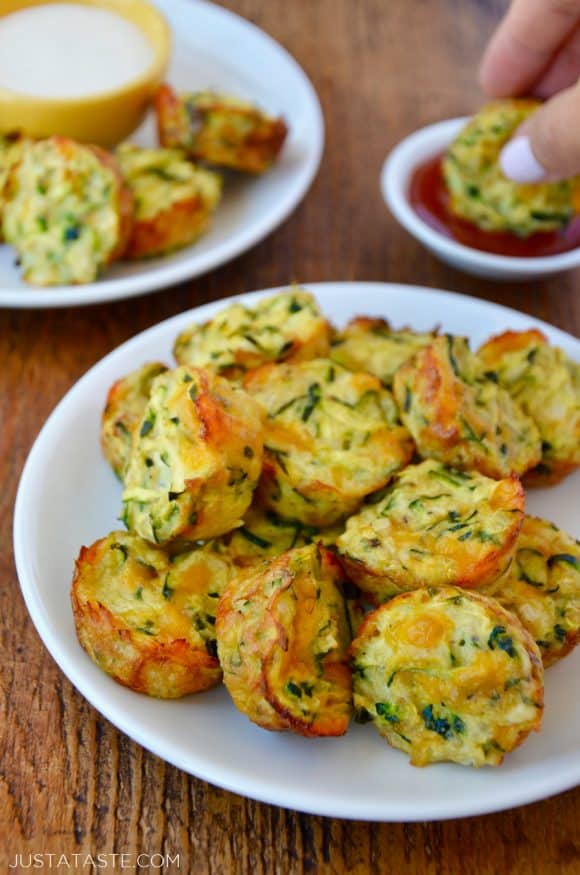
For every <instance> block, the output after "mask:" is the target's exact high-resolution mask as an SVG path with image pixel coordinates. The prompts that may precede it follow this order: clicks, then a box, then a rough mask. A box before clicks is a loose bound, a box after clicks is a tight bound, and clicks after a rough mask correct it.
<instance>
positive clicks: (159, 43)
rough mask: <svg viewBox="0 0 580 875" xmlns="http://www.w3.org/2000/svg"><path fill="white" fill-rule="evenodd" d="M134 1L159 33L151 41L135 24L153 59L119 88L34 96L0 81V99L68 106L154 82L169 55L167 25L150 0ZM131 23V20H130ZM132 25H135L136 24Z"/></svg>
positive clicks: (98, 100)
mask: <svg viewBox="0 0 580 875" xmlns="http://www.w3.org/2000/svg"><path fill="white" fill-rule="evenodd" d="M55 2H58V0H39V2H37V3H35V4H34V5H36V6H48V5H50V4H51V3H55ZM63 2H66V3H73V4H78V5H79V6H84V5H92V4H94V5H95V6H97V7H100V8H103V7H101V5H100V2H99V0H92V3H89V4H85V3H83V0H80V2H78V0H63ZM137 2H138V3H139V4H140V5H141V6H143V7H145V8H147V9H149V10H150V11H151V12H152V13H153V15H154V16H155V17H156V19H157V21H158V24H159V27H160V32H159V37H158V38H157V39H156V40H155V41H154V40H153V39H151V37H150V36H149V35H148V34H146V33H145V32H144V31H143V30H141V28H139V30H141V33H143V35H144V37H145V39H147V40H148V42H149V43H150V44H151V46H152V48H153V52H154V55H153V60H152V61H151V63H150V64H149V66H148V67H147V69H146V70H145V71H144V72H143V73H141V74H140V75H139V76H136V77H135V78H134V79H131V80H130V81H129V82H127V83H126V84H125V85H121V86H120V87H119V88H109V89H107V90H106V91H97V92H95V93H93V94H89V95H87V96H86V97H44V96H40V97H38V96H35V95H34V94H24V93H22V92H21V91H13V90H12V89H11V88H4V87H2V86H1V85H0V100H2V99H3V98H4V99H6V98H7V99H9V100H10V101H11V102H14V103H21V104H32V105H39V104H42V105H45V106H65V107H66V108H67V109H68V108H74V107H76V106H78V107H80V106H86V105H87V104H96V103H102V102H103V101H107V100H111V99H113V98H115V99H117V98H119V97H121V96H123V95H125V94H129V93H130V92H132V91H136V90H139V89H140V88H142V87H144V86H146V85H147V84H148V83H150V82H155V81H156V80H157V79H161V78H162V76H163V74H164V73H165V70H166V67H167V65H168V63H169V59H170V56H171V43H172V39H171V28H170V26H169V22H168V21H167V19H166V17H165V16H164V15H163V13H162V12H161V10H160V9H159V8H158V7H157V6H155V5H154V4H153V3H149V2H148V0H137ZM8 14H12V13H8ZM117 14H118V15H120V16H121V17H122V18H124V19H125V20H126V21H129V19H128V18H127V16H125V15H123V13H122V12H121V11H119V13H117ZM4 17H5V16H4V14H3V13H2V12H0V18H4ZM131 23H132V24H134V22H131ZM134 26H135V27H138V25H134Z"/></svg>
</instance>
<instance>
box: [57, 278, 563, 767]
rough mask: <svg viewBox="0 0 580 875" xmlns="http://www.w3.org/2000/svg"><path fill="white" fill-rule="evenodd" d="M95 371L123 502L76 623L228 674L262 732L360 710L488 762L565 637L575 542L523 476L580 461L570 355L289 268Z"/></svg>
mask: <svg viewBox="0 0 580 875" xmlns="http://www.w3.org/2000/svg"><path fill="white" fill-rule="evenodd" d="M174 354H175V358H176V360H177V366H176V367H175V366H174V367H171V368H168V367H167V366H166V365H164V364H162V363H159V362H153V363H147V364H145V365H143V366H142V367H140V368H139V369H138V370H136V371H134V372H133V373H131V374H129V375H127V376H123V377H121V379H119V380H118V381H117V382H116V383H115V384H114V385H113V386H112V387H111V389H110V391H109V394H108V398H107V401H106V406H105V410H104V413H103V418H102V432H101V439H102V447H103V451H104V454H105V457H106V459H107V460H108V462H109V463H110V465H111V466H112V468H113V470H114V471H115V473H116V474H117V475H118V477H119V478H120V479H121V480H122V482H123V486H124V492H123V509H122V516H121V518H122V520H123V522H124V523H125V525H126V529H127V531H115V532H112V533H111V534H109V535H107V536H106V537H105V538H103V539H101V540H99V541H97V542H96V543H95V544H93V545H92V546H91V547H88V548H86V547H83V548H82V549H81V552H80V555H79V557H78V559H77V562H76V571H75V575H74V580H73V584H72V604H73V611H74V617H75V623H76V630H77V634H78V637H79V640H80V642H81V644H82V646H83V647H84V649H85V650H86V651H87V653H88V654H89V656H90V657H91V658H92V659H93V660H94V661H95V663H96V664H97V665H98V666H99V667H100V668H101V669H103V670H104V671H105V672H107V673H108V674H109V675H111V676H112V677H113V678H115V680H117V681H118V682H120V683H121V684H124V685H125V686H127V687H130V688H131V689H133V690H136V691H138V692H141V693H145V694H148V695H150V696H157V697H162V698H176V697H179V696H184V695H187V694H190V693H194V692H198V691H202V690H207V689H208V688H210V687H213V686H215V685H216V684H219V683H220V682H221V681H222V679H223V682H224V684H225V686H226V688H227V690H228V692H229V693H230V695H231V698H232V699H233V702H234V704H235V705H236V706H237V708H239V710H240V711H242V712H243V713H244V714H246V715H247V716H248V717H249V719H250V720H252V721H253V722H254V723H256V724H258V725H259V726H261V727H264V728H265V729H271V730H282V731H284V730H286V731H291V732H295V733H298V734H300V735H304V736H311V737H313V736H338V735H342V734H344V733H345V732H346V731H347V729H348V726H349V723H350V720H351V717H352V716H353V715H354V716H355V718H356V719H357V720H358V721H359V722H372V723H373V724H374V725H375V727H376V728H377V729H378V731H379V732H380V733H381V735H383V736H384V737H385V739H386V740H387V741H388V742H389V744H391V745H392V746H393V747H396V748H399V749H400V750H402V751H404V752H405V753H407V754H408V755H409V756H410V759H411V762H412V763H413V764H414V765H419V766H422V765H426V764H428V763H432V762H437V761H441V760H447V761H453V762H457V763H462V764H466V765H472V766H482V765H498V764H499V763H501V762H502V759H503V757H504V754H505V753H506V752H508V751H511V750H513V749H514V748H515V747H516V746H517V745H519V744H521V743H522V742H523V741H524V739H525V738H526V737H527V736H528V734H529V733H530V732H531V730H538V729H539V728H540V724H541V720H542V710H543V691H544V668H545V667H547V666H550V665H552V664H553V663H555V662H557V661H558V660H559V659H561V658H562V657H564V656H565V655H566V654H567V653H569V652H570V651H571V650H572V649H573V648H574V646H575V645H576V644H577V643H578V640H579V638H580V544H579V542H578V541H575V540H574V539H573V538H572V537H570V536H568V535H566V534H565V533H564V532H562V531H559V530H558V529H557V528H556V526H555V525H553V524H552V523H550V522H547V521H545V520H542V519H536V518H533V517H529V516H526V515H525V512H524V511H525V507H524V506H525V495H524V486H523V485H522V484H525V485H526V486H528V485H529V486H530V487H532V486H536V485H538V484H543V485H545V484H549V483H556V482H558V481H559V480H561V479H562V478H563V477H565V476H567V475H568V474H570V473H571V472H572V471H573V470H574V469H575V468H577V467H578V466H580V366H579V365H578V364H576V363H574V362H572V361H570V360H569V359H568V358H567V357H566V355H565V354H564V352H563V351H562V350H560V349H558V348H557V347H554V346H551V345H550V344H549V343H548V341H547V339H546V338H545V337H544V336H543V335H542V334H541V333H540V332H539V331H537V330H535V329H534V330H530V331H524V332H513V331H507V332H505V333H504V334H501V335H500V336H498V337H493V338H491V339H490V340H488V341H487V343H485V344H484V345H483V347H482V348H481V349H480V350H479V351H478V352H477V353H474V352H472V351H471V350H470V349H469V346H468V343H467V340H466V339H465V338H463V337H453V336H450V335H446V334H441V333H439V332H438V331H433V332H432V333H424V334H421V333H415V332H413V331H411V330H410V329H404V330H396V329H394V328H391V327H390V326H389V324H388V323H387V322H386V321H384V320H383V319H378V318H371V317H360V318H356V319H353V320H352V321H351V322H350V323H349V324H348V325H347V326H346V328H344V329H343V330H335V329H334V328H333V327H332V326H331V325H330V324H329V322H328V321H327V320H326V319H325V317H324V315H323V314H322V313H321V312H320V310H319V308H318V306H317V303H316V301H315V300H314V298H313V297H312V295H310V294H309V293H308V292H307V291H305V290H302V289H300V288H298V287H296V288H291V289H289V290H288V291H285V292H283V293H280V294H277V295H275V296H274V297H269V298H262V299H259V300H258V301H257V303H256V304H255V305H254V306H251V307H249V306H244V305H242V304H241V303H234V304H232V305H231V306H228V307H227V308H226V309H224V310H223V311H222V312H220V313H219V314H218V315H217V316H216V317H215V318H213V319H211V320H210V321H209V322H206V323H205V324H195V325H192V326H191V327H189V328H188V329H187V330H185V331H184V332H183V333H182V334H181V335H180V336H179V337H178V338H177V339H176V341H175V346H174Z"/></svg>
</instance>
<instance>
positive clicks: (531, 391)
mask: <svg viewBox="0 0 580 875" xmlns="http://www.w3.org/2000/svg"><path fill="white" fill-rule="evenodd" d="M478 357H479V358H480V359H481V361H482V362H483V368H484V371H485V373H486V374H487V375H488V376H491V377H492V378H493V379H495V380H497V381H498V383H499V385H500V386H502V387H503V388H504V389H506V390H507V391H508V392H509V394H510V395H511V396H512V398H513V399H514V400H515V401H516V402H517V403H518V404H519V405H520V406H521V407H522V409H523V410H524V411H525V413H526V414H527V415H528V416H529V417H530V418H531V419H533V421H534V422H535V424H536V426H537V428H538V430H539V432H540V437H541V439H542V458H541V461H540V463H539V464H538V465H537V466H536V467H535V468H533V469H532V470H531V471H529V472H528V473H527V474H526V478H525V482H526V485H529V486H545V485H549V484H552V483H558V482H559V481H560V480H562V479H563V478H564V477H566V476H567V475H568V474H570V473H571V472H572V471H574V470H575V469H576V468H578V467H579V466H580V379H579V378H578V374H579V373H580V367H579V366H578V365H577V364H576V363H575V362H573V361H571V360H570V359H569V358H568V357H567V356H566V353H565V352H564V351H563V350H562V349H559V347H557V346H550V344H549V343H548V339H547V338H546V337H545V336H544V335H543V334H542V332H541V331H538V330H537V329H530V330H529V331H505V332H504V333H503V334H499V335H498V336H497V337H492V338H490V340H488V341H487V342H486V343H484V344H483V346H482V347H481V349H480V350H479V352H478Z"/></svg>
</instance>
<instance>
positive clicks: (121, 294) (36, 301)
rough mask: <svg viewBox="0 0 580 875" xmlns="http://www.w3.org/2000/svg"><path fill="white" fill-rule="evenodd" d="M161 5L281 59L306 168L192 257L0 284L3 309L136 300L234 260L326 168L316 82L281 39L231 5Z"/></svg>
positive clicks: (170, 1)
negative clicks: (29, 283) (69, 282)
mask: <svg viewBox="0 0 580 875" xmlns="http://www.w3.org/2000/svg"><path fill="white" fill-rule="evenodd" d="M155 3H156V5H157V7H158V9H159V11H160V12H161V13H163V12H164V11H165V10H166V9H167V8H168V5H171V7H172V9H175V7H177V6H178V4H179V5H180V6H181V8H182V10H183V13H184V14H185V15H186V16H187V15H195V7H196V6H198V7H202V8H203V10H204V12H205V13H206V14H207V13H208V12H211V14H212V15H213V16H215V18H216V19H220V27H222V28H223V27H228V28H229V29H230V30H231V29H234V30H235V32H236V35H237V39H242V40H244V41H245V42H246V43H247V45H248V52H249V53H250V54H251V53H252V52H253V51H255V49H261V50H266V51H267V52H268V53H270V54H272V55H274V56H275V57H276V61H277V63H279V64H283V65H284V66H285V67H286V68H287V69H288V70H289V71H290V72H291V75H292V76H293V78H294V80H295V83H296V88H297V89H299V90H300V91H301V97H302V100H303V103H304V112H305V114H306V115H307V116H308V117H309V120H308V126H307V127H308V131H309V140H308V144H307V145H308V149H307V152H306V154H305V155H304V159H303V161H302V165H301V168H300V172H299V173H298V174H297V175H296V177H295V178H294V179H293V180H292V184H291V185H290V186H288V188H287V189H286V191H285V192H284V195H283V197H281V198H280V200H279V201H278V203H277V204H276V206H275V208H273V209H272V210H271V211H270V212H268V213H266V214H265V215H264V216H263V217H262V218H261V219H260V220H256V221H252V223H251V224H250V225H249V226H248V228H245V227H244V226H240V228H239V229H238V230H237V231H236V233H235V234H234V235H233V236H232V237H231V238H230V239H229V240H226V241H223V242H222V243H220V244H218V245H216V246H215V247H213V248H212V249H211V250H210V251H208V252H205V253H202V254H198V252H196V250H195V247H192V250H191V258H190V259H189V258H188V259H187V260H186V261H180V262H178V263H175V264H167V265H163V264H161V265H160V266H159V268H157V269H155V270H153V271H148V272H147V273H144V274H139V273H137V274H134V275H132V276H128V277H118V278H113V279H106V278H105V279H102V280H99V281H98V282H95V283H89V284H88V285H86V286H53V287H50V288H44V289H37V288H26V287H25V288H19V289H14V290H11V289H2V288H1V287H0V307H3V308H21V309H38V308H41V309H47V308H49V307H69V306H85V305H88V304H98V303H103V302H106V301H117V300H120V299H124V298H132V297H135V296H137V295H144V294H146V293H147V292H154V291H157V290H158V289H163V288H166V287H169V286H175V285H178V284H179V283H181V282H184V281H185V280H188V279H193V278H194V277H198V276H201V275H202V274H204V273H207V272H208V271H210V270H212V269H213V268H216V267H219V266H220V265H222V264H225V263H226V262H228V261H231V260H232V259H234V258H236V256H238V255H240V254H241V253H242V252H246V251H247V250H248V249H250V248H251V247H252V246H254V245H255V244H256V243H258V242H259V241H260V240H263V239H264V237H266V236H267V235H268V234H270V233H271V232H272V231H273V230H274V229H275V228H277V227H278V225H280V224H282V222H283V221H284V220H285V219H286V218H287V217H288V216H289V215H290V213H291V212H292V211H293V210H294V208H295V207H296V206H297V205H298V204H299V203H300V201H301V200H302V199H303V197H304V196H305V194H306V192H307V191H308V189H309V188H310V185H311V183H312V181H313V179H314V177H315V176H316V172H317V171H318V168H319V166H320V161H321V160H322V153H323V150H324V117H323V114H322V108H321V106H320V102H319V100H318V96H317V94H316V91H315V90H314V86H313V85H312V83H311V82H310V79H309V78H308V77H307V75H306V73H305V72H304V70H303V69H302V67H301V66H300V65H299V64H298V62H297V61H295V60H294V58H293V57H292V55H290V53H289V52H288V51H286V49H285V48H283V47H282V46H281V45H280V43H278V42H276V40H275V39H273V38H272V37H271V36H269V35H268V34H267V33H265V32H264V31H263V30H260V28H259V27H257V26H256V25H255V24H252V23H251V22H250V21H247V20H246V19H244V18H242V17H241V16H239V15H236V14H235V13H234V12H230V11H229V10H228V9H224V8H223V7H220V6H217V5H215V4H214V3H210V2H208V0H187V2H184V0H155ZM178 39H179V34H175V33H174V34H173V42H174V44H175V43H176V42H177V41H178Z"/></svg>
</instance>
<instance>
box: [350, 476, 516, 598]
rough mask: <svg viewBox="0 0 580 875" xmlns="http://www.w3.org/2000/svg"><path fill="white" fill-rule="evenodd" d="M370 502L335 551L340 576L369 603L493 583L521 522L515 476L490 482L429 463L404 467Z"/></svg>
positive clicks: (507, 558) (508, 558) (505, 563)
mask: <svg viewBox="0 0 580 875" xmlns="http://www.w3.org/2000/svg"><path fill="white" fill-rule="evenodd" d="M377 499H378V500H377ZM371 500H372V503H369V504H367V505H365V507H364V508H363V510H361V512H360V513H358V514H357V515H356V516H352V517H351V518H350V519H349V520H348V521H347V524H346V530H345V532H344V533H343V534H342V535H340V537H339V538H338V540H337V546H338V552H339V557H340V561H341V563H342V565H343V567H344V569H345V571H346V573H347V575H348V576H349V577H350V578H351V579H352V580H353V581H354V582H355V583H356V584H357V586H359V587H360V588H361V589H362V590H363V591H364V592H365V593H367V594H368V595H369V596H370V597H371V599H372V600H373V601H374V602H382V601H386V600H387V599H389V598H392V597H393V596H394V595H397V594H398V593H400V592H404V591H406V590H414V589H417V588H419V587H424V586H444V585H449V584H452V585H455V586H461V587H466V588H474V587H481V586H484V585H485V584H487V583H490V582H491V581H494V580H496V578H498V577H499V576H500V574H502V573H503V572H504V571H505V570H506V568H507V566H508V565H509V563H510V561H511V558H512V556H513V554H514V549H515V544H516V539H517V537H518V533H519V531H520V528H521V525H522V521H523V516H524V491H523V488H522V485H521V483H520V481H519V480H518V479H517V477H511V478H508V479H506V480H500V481H497V480H492V479H490V478H488V477H484V476H483V475H482V474H478V473H477V472H476V471H472V472H470V473H466V472H463V471H456V470H455V469H453V468H448V467H447V466H446V465H442V464H441V463H440V462H435V461H433V460H428V461H426V462H422V463H421V464H420V465H410V466H409V467H408V468H405V469H404V471H402V472H401V473H400V474H398V475H396V477H395V480H394V482H393V483H392V484H391V485H390V486H389V487H388V488H387V489H386V490H385V491H383V492H382V493H381V494H380V495H379V496H377V497H374V496H371Z"/></svg>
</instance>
